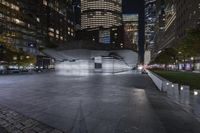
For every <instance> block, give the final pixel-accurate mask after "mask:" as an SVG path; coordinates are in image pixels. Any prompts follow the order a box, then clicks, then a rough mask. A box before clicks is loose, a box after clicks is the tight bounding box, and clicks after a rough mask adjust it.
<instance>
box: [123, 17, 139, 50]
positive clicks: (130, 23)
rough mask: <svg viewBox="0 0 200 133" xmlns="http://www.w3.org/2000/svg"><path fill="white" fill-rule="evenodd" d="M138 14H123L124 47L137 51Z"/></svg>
mask: <svg viewBox="0 0 200 133" xmlns="http://www.w3.org/2000/svg"><path fill="white" fill-rule="evenodd" d="M138 19H139V16H138V14H123V26H124V47H125V48H127V49H132V50H134V51H138V38H139V35H138V30H139V29H138V26H139V24H138Z"/></svg>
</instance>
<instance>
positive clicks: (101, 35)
mask: <svg viewBox="0 0 200 133" xmlns="http://www.w3.org/2000/svg"><path fill="white" fill-rule="evenodd" d="M123 33H124V30H123V26H115V27H110V28H95V29H85V30H81V31H79V32H78V35H77V36H79V40H87V41H91V42H94V43H96V44H98V45H96V48H97V49H101V48H106V49H122V48H124V44H123V35H124V34H123Z"/></svg>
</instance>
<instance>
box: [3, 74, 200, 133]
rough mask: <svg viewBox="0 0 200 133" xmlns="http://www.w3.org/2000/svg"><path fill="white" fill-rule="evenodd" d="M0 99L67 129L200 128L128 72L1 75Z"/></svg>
mask: <svg viewBox="0 0 200 133" xmlns="http://www.w3.org/2000/svg"><path fill="white" fill-rule="evenodd" d="M0 104H1V105H3V106H2V108H4V106H7V107H8V108H9V110H14V111H15V112H16V111H17V112H19V113H20V114H19V115H21V114H23V116H26V118H27V119H30V118H31V120H33V121H40V122H42V123H40V122H39V124H42V125H43V123H44V125H48V126H49V127H53V128H56V129H60V130H62V131H64V132H69V133H178V132H181V133H199V132H200V126H199V125H200V123H199V122H198V121H197V120H196V118H195V116H194V115H193V114H192V113H189V112H186V111H184V110H183V109H182V107H181V106H180V105H178V104H176V103H174V102H173V101H171V100H170V99H168V98H167V96H166V95H165V94H163V93H160V92H159V91H157V90H156V88H155V86H154V84H153V83H152V81H151V80H150V79H149V78H148V76H146V75H139V74H132V73H127V74H118V75H106V76H105V75H92V76H82V77H81V76H59V75H56V73H50V74H39V75H26V76H25V75H22V76H4V77H0ZM0 108H1V107H0ZM0 114H1V113H0ZM53 128H52V129H53Z"/></svg>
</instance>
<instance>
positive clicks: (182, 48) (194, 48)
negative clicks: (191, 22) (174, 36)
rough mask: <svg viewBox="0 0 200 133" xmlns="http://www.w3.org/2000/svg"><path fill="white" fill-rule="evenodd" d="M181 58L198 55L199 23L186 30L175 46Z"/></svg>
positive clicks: (199, 42)
mask: <svg viewBox="0 0 200 133" xmlns="http://www.w3.org/2000/svg"><path fill="white" fill-rule="evenodd" d="M176 48H177V50H178V51H179V53H181V54H182V58H183V60H185V59H188V58H191V57H197V56H200V25H198V26H197V28H195V29H190V30H188V31H187V35H186V36H185V37H184V38H183V39H182V40H180V41H179V43H178V44H177V46H176Z"/></svg>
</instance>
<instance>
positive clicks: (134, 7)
mask: <svg viewBox="0 0 200 133" xmlns="http://www.w3.org/2000/svg"><path fill="white" fill-rule="evenodd" d="M122 1H123V8H122V9H123V13H138V14H139V58H140V61H141V62H143V60H144V39H145V37H144V30H145V27H144V25H145V21H144V0H122Z"/></svg>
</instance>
